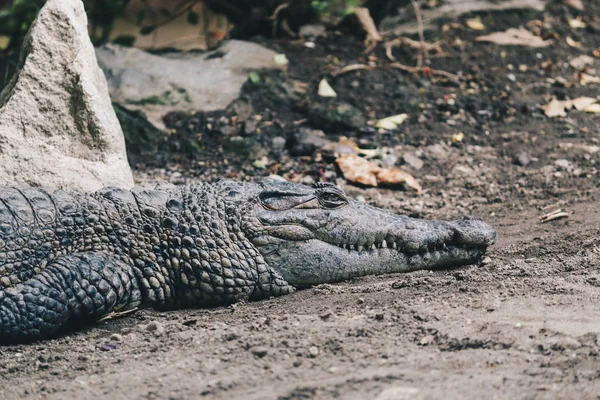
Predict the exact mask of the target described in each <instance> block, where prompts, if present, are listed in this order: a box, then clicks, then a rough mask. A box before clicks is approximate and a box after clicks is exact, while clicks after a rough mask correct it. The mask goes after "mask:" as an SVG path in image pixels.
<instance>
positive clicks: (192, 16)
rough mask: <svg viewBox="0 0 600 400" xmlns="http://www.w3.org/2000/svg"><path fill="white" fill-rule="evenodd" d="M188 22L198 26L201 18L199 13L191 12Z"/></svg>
mask: <svg viewBox="0 0 600 400" xmlns="http://www.w3.org/2000/svg"><path fill="white" fill-rule="evenodd" d="M187 21H188V22H189V23H190V24H192V25H198V22H199V21H200V17H199V16H198V13H196V12H194V11H190V12H189V13H188V15H187Z"/></svg>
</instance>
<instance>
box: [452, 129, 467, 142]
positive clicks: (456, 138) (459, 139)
mask: <svg viewBox="0 0 600 400" xmlns="http://www.w3.org/2000/svg"><path fill="white" fill-rule="evenodd" d="M464 138H465V134H464V133H462V132H458V133H457V134H456V135H452V138H451V139H450V140H451V141H452V143H460V142H462V141H463V139H464Z"/></svg>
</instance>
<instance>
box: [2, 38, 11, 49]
mask: <svg viewBox="0 0 600 400" xmlns="http://www.w3.org/2000/svg"><path fill="white" fill-rule="evenodd" d="M9 44H10V37H9V36H6V35H0V50H4V49H6V48H7V47H8V45H9Z"/></svg>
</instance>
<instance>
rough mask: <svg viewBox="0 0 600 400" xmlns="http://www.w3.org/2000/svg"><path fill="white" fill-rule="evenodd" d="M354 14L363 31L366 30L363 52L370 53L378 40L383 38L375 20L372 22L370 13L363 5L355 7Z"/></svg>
mask: <svg viewBox="0 0 600 400" xmlns="http://www.w3.org/2000/svg"><path fill="white" fill-rule="evenodd" d="M354 15H356V18H358V22H359V23H360V25H361V26H362V27H363V29H364V30H365V32H367V37H366V38H365V46H366V49H365V51H364V53H370V52H371V51H372V50H373V49H374V48H375V46H377V43H378V42H381V40H382V39H383V38H382V37H381V35H380V34H379V31H378V30H377V27H376V26H375V22H373V18H371V13H370V12H369V9H368V8H365V7H357V8H355V9H354Z"/></svg>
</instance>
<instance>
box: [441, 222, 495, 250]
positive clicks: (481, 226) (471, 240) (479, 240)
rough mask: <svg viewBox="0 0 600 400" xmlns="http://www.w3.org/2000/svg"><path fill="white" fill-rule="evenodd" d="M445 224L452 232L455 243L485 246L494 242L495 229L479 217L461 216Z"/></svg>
mask: <svg viewBox="0 0 600 400" xmlns="http://www.w3.org/2000/svg"><path fill="white" fill-rule="evenodd" d="M447 225H448V227H449V228H450V229H451V230H452V231H453V232H454V237H453V239H452V241H453V242H454V243H455V244H458V245H467V246H477V247H479V246H481V247H487V246H491V245H492V244H494V243H495V242H496V230H495V229H494V228H493V227H492V226H491V225H489V224H487V223H486V222H484V221H483V220H482V219H480V218H475V217H463V218H461V219H458V220H455V221H450V222H447Z"/></svg>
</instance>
